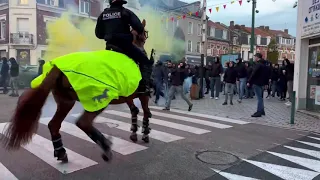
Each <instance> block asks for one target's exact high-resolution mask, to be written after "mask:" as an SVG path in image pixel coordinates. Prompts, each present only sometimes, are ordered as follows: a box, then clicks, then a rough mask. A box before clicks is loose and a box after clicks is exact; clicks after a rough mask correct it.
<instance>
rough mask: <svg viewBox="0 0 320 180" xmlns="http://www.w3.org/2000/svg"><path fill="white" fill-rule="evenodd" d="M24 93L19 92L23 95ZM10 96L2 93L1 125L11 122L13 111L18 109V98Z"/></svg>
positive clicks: (0, 104) (0, 105)
mask: <svg viewBox="0 0 320 180" xmlns="http://www.w3.org/2000/svg"><path fill="white" fill-rule="evenodd" d="M22 92H23V91H19V93H20V94H21V93H22ZM10 93H11V92H9V93H8V94H2V92H1V93H0V123H2V122H6V121H9V120H10V117H11V116H12V114H13V110H14V108H15V107H16V104H17V101H18V97H11V96H9V94H10Z"/></svg>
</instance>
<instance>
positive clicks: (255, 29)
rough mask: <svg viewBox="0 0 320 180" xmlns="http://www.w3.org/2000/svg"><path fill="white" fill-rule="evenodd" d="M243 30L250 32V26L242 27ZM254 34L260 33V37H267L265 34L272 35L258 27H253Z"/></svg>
mask: <svg viewBox="0 0 320 180" xmlns="http://www.w3.org/2000/svg"><path fill="white" fill-rule="evenodd" d="M242 29H243V30H244V31H247V32H248V33H251V28H250V27H244V28H242ZM254 34H255V35H260V36H261V37H267V36H272V34H270V33H268V32H265V31H263V30H261V29H259V28H254Z"/></svg>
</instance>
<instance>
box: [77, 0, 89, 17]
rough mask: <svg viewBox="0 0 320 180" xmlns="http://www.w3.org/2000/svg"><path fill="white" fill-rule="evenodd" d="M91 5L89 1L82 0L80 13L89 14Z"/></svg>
mask: <svg viewBox="0 0 320 180" xmlns="http://www.w3.org/2000/svg"><path fill="white" fill-rule="evenodd" d="M89 9H90V3H89V2H88V1H84V0H80V6H79V12H80V13H82V14H89Z"/></svg>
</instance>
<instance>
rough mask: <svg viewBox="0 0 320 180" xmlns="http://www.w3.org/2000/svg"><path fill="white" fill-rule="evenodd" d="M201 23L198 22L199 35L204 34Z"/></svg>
mask: <svg viewBox="0 0 320 180" xmlns="http://www.w3.org/2000/svg"><path fill="white" fill-rule="evenodd" d="M201 27H202V26H201V24H198V35H199V36H200V35H202V29H201Z"/></svg>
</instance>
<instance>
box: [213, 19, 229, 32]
mask: <svg viewBox="0 0 320 180" xmlns="http://www.w3.org/2000/svg"><path fill="white" fill-rule="evenodd" d="M208 27H214V28H216V29H220V30H228V28H227V27H224V26H223V25H221V24H220V23H216V22H213V21H211V20H209V21H208Z"/></svg>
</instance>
